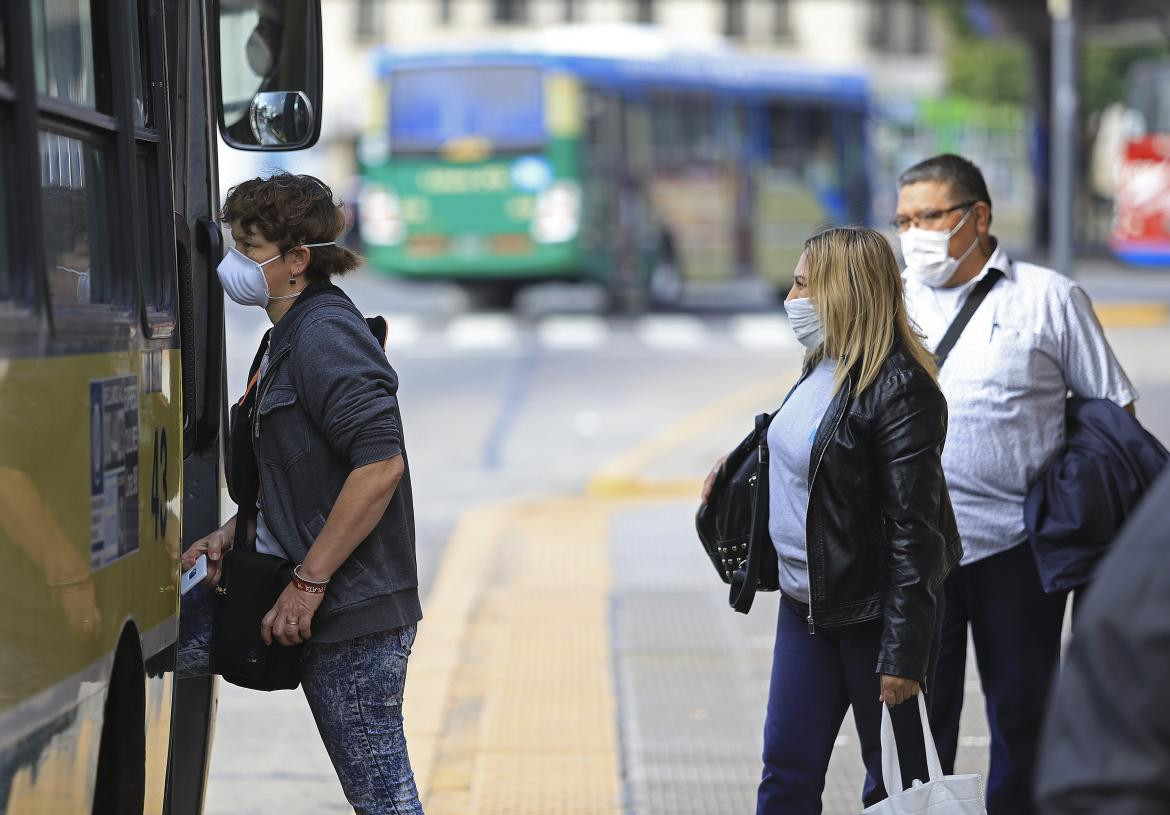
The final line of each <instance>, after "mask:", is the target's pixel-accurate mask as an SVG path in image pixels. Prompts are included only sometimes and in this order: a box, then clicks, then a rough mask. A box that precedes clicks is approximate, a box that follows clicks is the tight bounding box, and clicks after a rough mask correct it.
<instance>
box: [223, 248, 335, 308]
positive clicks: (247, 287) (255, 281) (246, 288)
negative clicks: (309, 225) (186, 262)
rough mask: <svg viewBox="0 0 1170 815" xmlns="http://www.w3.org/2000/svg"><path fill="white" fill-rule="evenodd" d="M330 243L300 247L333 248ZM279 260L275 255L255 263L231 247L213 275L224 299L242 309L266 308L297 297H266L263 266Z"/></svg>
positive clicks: (295, 294)
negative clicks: (277, 301) (273, 302)
mask: <svg viewBox="0 0 1170 815" xmlns="http://www.w3.org/2000/svg"><path fill="white" fill-rule="evenodd" d="M333 244H334V241H329V242H328V243H305V244H301V245H302V246H304V247H306V248H311V247H315V246H332V245H333ZM279 257H281V255H275V256H273V257H270V258H268V260H265V261H255V260H252V259H251V258H250V257H248V256H247V255H245V254H244V253H243V252H241V251H240V250H239V249H236V248H235V247H234V246H233V247H232V248H230V249H229V250H228V253H227V254H226V255H224V256H223V260H221V261H220V262H219V266H218V267H217V268H216V272H217V273H218V274H219V282H220V283H221V284H222V285H223V290H224V291H225V292H227V296H228V297H230V298H232V300H234V301H236V302H237V303H239V304H240V305H241V306H259V307H260V308H267V307H268V304H269V303H270V302H272V301H274V300H291V299H293V298H294V297H299V296H300V292H299V291H298V292H293V293H292V294H286V295H283V296H281V297H272V296H271V295H270V294H269V292H268V278H266V277H265V276H264V267H265V266H267V265H268V264H269V263H272V261H274V260H276V259H277V258H279Z"/></svg>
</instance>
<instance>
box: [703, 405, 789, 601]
mask: <svg viewBox="0 0 1170 815" xmlns="http://www.w3.org/2000/svg"><path fill="white" fill-rule="evenodd" d="M775 415H776V414H774V413H772V414H768V413H761V414H760V415H759V416H757V417H756V425H755V429H754V430H752V432H751V433H749V434H748V435H747V437H746V438H744V440H743V441H741V442H740V443H739V444H738V445H737V446H736V448H735V449H734V450H732V451H731V453H730V454H729V455H728V456H727V460H726V461H724V463H723V467H722V468H721V469H720V471H719V473H718V474H717V475H716V477H715V483H714V484H713V485H712V487H711V494H710V495H709V496H708V498H707V503H705V504H702V505H700V506H699V510H698V512H696V513H695V529H696V531H697V532H698V533H699V541H700V542H701V543H702V544H703V549H704V551H706V553H707V557H709V558H710V559H711V563H712V565H714V566H715V571H716V572H718V573H719V577H720V578H721V579H722V580H723V582H724V583H727V584H728V585H729V586H730V587H731V589H730V593H729V596H728V603H729V605H730V606H731V607H732V608H733V609H735V610H736V611H738V612H740V613H741V614H747V612H748V611H749V610H750V609H751V607H752V600H754V599H755V594H756V592H757V591H776V590H777V589H779V588H780V572H779V565H778V563H777V560H776V550H775V548H774V547H773V546H772V540H771V536H770V535H769V534H768V425H769V424H771V422H772V417H773V416H775Z"/></svg>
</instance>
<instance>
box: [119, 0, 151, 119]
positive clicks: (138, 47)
mask: <svg viewBox="0 0 1170 815" xmlns="http://www.w3.org/2000/svg"><path fill="white" fill-rule="evenodd" d="M128 6H129V8H128V9H127V14H126V25H127V28H128V29H129V31H128V32H127V34H128V39H129V41H130V49H131V53H130V70H131V78H132V79H131V91H132V93H133V94H134V104H133V106H132V107H133V113H134V126H135V127H149V128H153V127H154V116H153V111H152V110H151V99H150V84H149V83H148V82H147V77H149V76H150V67H149V66H150V63H149V62H147V61H146V60H147V58H148V56H149V52H148V49H147V45H148V44H147V42H146V41H145V39H144V36H143V35H144V34H145V33H146V31H147V26H146V24H145V22H146V21H145V20H144V19H143V17H142V11H143V6H140V5H139V4H138V3H135V2H130V3H129V4H128Z"/></svg>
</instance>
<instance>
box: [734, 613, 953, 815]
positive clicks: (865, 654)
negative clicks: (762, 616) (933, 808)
mask: <svg viewBox="0 0 1170 815" xmlns="http://www.w3.org/2000/svg"><path fill="white" fill-rule="evenodd" d="M807 616H808V613H807V611H806V610H805V609H802V608H800V607H799V604H798V603H797V602H796V601H794V600H792V599H790V598H788V597H781V598H780V617H779V620H778V621H777V624H776V648H775V652H774V655H773V662H772V683H771V687H770V689H769V692H768V713H767V717H766V718H765V721H764V771H763V777H762V778H761V780H760V787H759V792H758V794H757V798H756V815H817V813H820V811H821V794H822V793H823V791H824V788H825V774H826V773H827V772H828V769H829V758H830V756H831V755H832V753H833V743H834V741H836V738H837V733H838V731H839V730H840V729H841V722H842V721H843V720H844V719H845V713H846V711H848V710H849V708H850V707H852V708H853V721H854V723H855V724H856V725H857V735H858V738H859V739H860V741H861V758H862V761H863V762H864V764H865V769H866V777H865V784H864V787H863V789H862V793H861V800H862V805H863V806H870V805H871V804H875V803H877V802H878V801H881V800H882V799H884V798H885V797H886V790H885V785H884V784H883V783H882V769H881V767H882V748H881V717H882V708H881V704H882V703H881V701H880V700H879V699H878V696H879V694H880V692H881V680H880V677H879V676H878V674H877V671H876V668H877V661H878V651H879V650H880V648H881V635H882V621H881V620H880V619H879V620H870V621H868V622H863V623H855V624H852V625H843V626H839V627H834V628H821V629H818V630H817V632H816V633H815V634H809V633H808V627H807V625H806V622H805V619H806V617H807ZM929 699H930V697H929V696H928V697H927V701H928V702H929ZM890 715H891V718H892V719H893V722H894V732H895V733H896V735H897V738H898V756H899V758H900V760H901V766H902V783H903V785H904V786H905V787H906V788H909V787H910V784H911V782H912V780H913V779H915V778H917V779H922V780H925V779H926V777H927V776H926V750H925V745H924V743H923V741H922V723H921V722H920V721H919V719H918V703H917V701H908V702H903V703H902V704H900V705H896V706H895V707H893V708H891V709H890Z"/></svg>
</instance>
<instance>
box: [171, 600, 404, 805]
mask: <svg viewBox="0 0 1170 815" xmlns="http://www.w3.org/2000/svg"><path fill="white" fill-rule="evenodd" d="M214 598H215V595H214V594H213V593H212V592H211V591H209V590H207V589H206V588H204V587H203V586H198V587H196V588H194V589H192V590H191V591H190V592H188V593H187V595H186V596H184V597H183V601H182V603H183V605H182V613H181V615H180V626H179V667H178V675H179V676H180V677H184V676H200V675H206V674H207V673H208V665H209V661H208V654H209V646H210V642H211V621H212V616H213V613H214V610H215V603H214ZM415 632H416V626H414V625H408V626H403V627H402V628H395V629H392V630H390V631H380V632H378V633H375V634H367V635H366V636H364V637H356V638H354V639H351V640H345V641H343V642H312V641H310V642H309V645H308V647H307V648H306V649H305V659H304V663H303V664H302V670H301V688H302V689H304V691H305V698H306V699H308V701H309V709H310V710H312V711H313V718H314V719H316V721H317V730H318V732H319V733H320V734H321V740H322V741H323V742H324V743H325V749H326V750H327V751H328V753H329V758H330V759H331V760H332V761H333V769H334V770H335V771H336V772H337V777H338V779H339V780H340V781H341V787H342V789H343V790H344V791H345V797H346V799H347V800H348V801H349V803H350V805H351V806H352V807H353V808H354V810H355V812H356V813H358V815H422V811H423V809H422V804H421V803H420V802H419V798H418V789H417V788H416V787H415V783H414V772H413V771H412V770H411V768H410V756H409V755H408V754H407V750H406V735H405V734H404V733H403V730H402V694H403V690H404V689H405V687H406V665H407V662H408V660H409V658H410V649H411V646H412V645H413V644H414V637H415Z"/></svg>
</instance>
